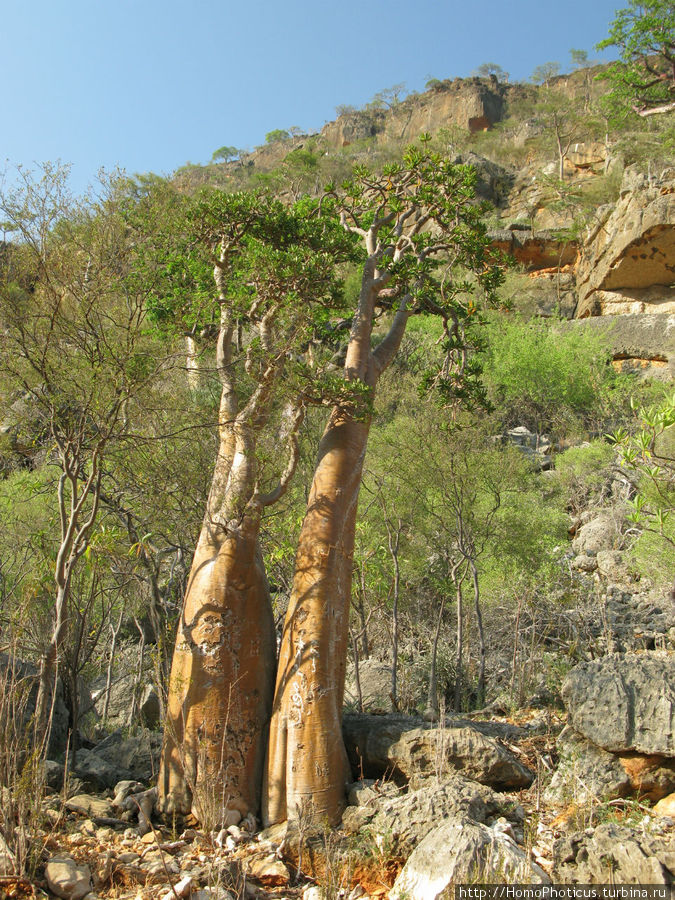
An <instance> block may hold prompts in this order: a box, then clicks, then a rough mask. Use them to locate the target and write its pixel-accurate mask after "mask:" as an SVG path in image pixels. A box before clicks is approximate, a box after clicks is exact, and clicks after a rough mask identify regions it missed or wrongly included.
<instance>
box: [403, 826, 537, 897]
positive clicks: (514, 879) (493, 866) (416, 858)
mask: <svg viewBox="0 0 675 900" xmlns="http://www.w3.org/2000/svg"><path fill="white" fill-rule="evenodd" d="M495 881H497V882H504V883H508V884H547V883H549V878H548V876H547V875H546V873H545V872H544V871H543V870H542V869H540V868H539V866H537V865H535V864H534V863H532V862H531V861H530V859H529V857H528V856H527V854H526V853H525V852H524V851H523V850H521V848H520V847H518V845H517V844H516V843H515V842H514V841H513V840H512V839H511V838H510V837H509V836H508V835H507V834H504V833H502V832H499V831H496V830H493V829H491V828H488V827H487V826H485V825H482V824H477V823H476V822H471V821H470V820H468V819H466V818H459V817H458V818H452V819H448V820H447V821H445V822H442V823H441V824H440V825H438V826H436V827H435V828H432V830H431V831H430V832H429V833H428V834H427V836H426V837H425V838H424V840H423V841H421V842H420V844H419V845H418V846H417V847H416V848H415V850H414V851H413V852H412V854H411V855H410V857H409V858H408V860H407V862H406V864H405V865H404V867H403V868H402V869H401V871H400V872H399V875H398V877H397V879H396V881H395V883H394V886H393V888H392V889H391V891H390V892H389V898H390V900H435V898H436V897H437V896H438V895H439V894H441V893H442V892H443V891H445V890H446V888H447V887H448V885H451V884H460V883H464V884H467V883H472V884H473V883H482V884H492V883H494V882H495Z"/></svg>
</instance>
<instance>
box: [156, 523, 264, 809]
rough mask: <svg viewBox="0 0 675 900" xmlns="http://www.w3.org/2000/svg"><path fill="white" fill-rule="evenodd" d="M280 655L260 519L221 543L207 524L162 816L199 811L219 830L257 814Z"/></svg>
mask: <svg viewBox="0 0 675 900" xmlns="http://www.w3.org/2000/svg"><path fill="white" fill-rule="evenodd" d="M275 656H276V647H275V632H274V621H273V618H272V611H271V606H270V602H269V592H268V588H267V581H266V578H265V572H264V568H263V564H262V558H261V556H260V552H259V548H258V519H257V518H253V519H251V518H249V517H245V518H244V519H243V521H242V523H241V527H240V528H237V529H232V528H231V529H230V530H228V532H227V534H226V535H225V537H224V538H223V539H222V541H220V542H218V543H217V542H216V541H214V539H213V534H212V527H211V525H210V523H208V522H205V524H204V527H203V528H202V534H201V536H200V540H199V543H198V545H197V549H196V552H195V557H194V561H193V564H192V571H191V574H190V581H189V585H188V591H187V594H186V597H185V603H184V609H183V613H182V616H181V621H180V625H179V629H178V634H177V638H176V648H175V652H174V657H173V664H172V669H171V680H170V688H169V700H168V708H167V722H166V728H165V744H164V750H163V756H162V763H161V769H160V777H159V782H158V789H159V798H160V807H161V809H162V811H163V812H164V813H172V812H176V813H180V814H186V813H188V812H190V811H192V812H193V813H194V815H195V816H196V817H197V818H198V819H199V821H200V822H202V824H207V823H208V824H209V825H210V826H211V827H217V826H218V825H219V824H220V822H219V820H220V819H221V818H222V815H223V813H224V811H225V810H227V809H230V810H235V809H236V810H238V811H239V812H240V813H241V814H242V816H245V815H246V814H247V813H248V812H253V813H254V814H255V813H256V812H257V811H258V809H259V801H260V782H261V776H262V766H263V761H264V753H265V745H266V742H265V737H266V728H267V724H268V722H269V717H270V713H271V706H272V688H273V683H274V666H275Z"/></svg>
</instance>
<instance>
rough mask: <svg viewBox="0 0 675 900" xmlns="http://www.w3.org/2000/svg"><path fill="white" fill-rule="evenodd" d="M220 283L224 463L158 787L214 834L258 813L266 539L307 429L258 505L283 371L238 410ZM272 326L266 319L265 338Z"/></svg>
mask: <svg viewBox="0 0 675 900" xmlns="http://www.w3.org/2000/svg"><path fill="white" fill-rule="evenodd" d="M215 275H216V282H217V283H218V285H219V290H220V298H221V303H222V314H221V328H220V334H219V338H218V352H217V365H218V371H219V373H220V378H221V383H222V393H221V403H220V411H219V416H220V428H219V451H218V457H217V459H216V463H215V467H214V474H213V479H212V485H211V491H210V494H209V499H208V503H207V510H206V515H205V517H204V522H203V525H202V530H201V534H200V537H199V540H198V543H197V548H196V550H195V555H194V559H193V563H192V569H191V572H190V577H189V580H188V587H187V591H186V596H185V599H184V602H183V610H182V613H181V618H180V623H179V627H178V632H177V636H176V646H175V650H174V656H173V662H172V666H171V676H170V679H169V692H168V700H167V717H166V722H165V732H164V735H165V736H164V748H163V752H162V760H161V765H160V773H159V781H158V793H159V806H160V809H161V810H162V811H163V812H164V813H165V814H172V813H178V814H187V813H189V812H192V813H193V814H194V815H195V816H196V817H197V818H198V819H199V821H200V822H201V823H202V824H203V825H205V826H207V825H208V826H211V827H217V826H218V825H219V824H220V823H221V821H222V819H223V816H224V814H225V811H226V810H237V811H238V812H240V813H241V814H242V816H245V815H246V814H247V813H249V812H252V813H254V814H255V813H256V812H257V810H258V808H259V802H260V781H261V774H262V765H263V760H264V751H265V738H266V728H267V724H268V722H269V717H270V711H271V703H272V691H273V686H274V671H275V659H276V635H275V631H274V619H273V616H272V608H271V604H270V599H269V590H268V586H267V580H266V577H265V572H264V567H263V563H262V557H261V554H260V549H259V545H258V536H259V530H260V519H261V515H262V511H263V508H264V506H265V505H267V504H269V503H271V502H273V501H274V500H275V499H278V497H280V496H281V495H282V493H283V491H284V490H285V487H286V485H287V483H288V481H289V480H290V477H291V476H292V474H293V471H294V469H295V464H296V461H297V443H296V442H295V433H296V431H297V428H298V427H299V424H300V421H301V417H300V415H299V414H297V413H296V416H295V418H294V420H293V424H292V427H291V435H290V438H291V455H290V461H289V465H288V468H287V470H286V472H285V473H284V475H283V476H282V480H281V481H280V483H279V485H278V487H277V489H276V490H275V492H273V494H270V495H266V496H262V495H260V494H259V493H258V492H257V461H256V441H257V436H258V433H259V431H260V430H261V429H262V428H263V427H264V426H265V424H266V422H267V421H268V418H269V415H270V413H271V409H272V388H273V386H274V383H275V381H276V379H277V378H278V376H279V374H280V362H279V361H276V362H273V363H272V364H270V365H269V366H268V367H267V368H266V370H265V371H264V372H263V373H262V374H261V375H260V376H259V380H258V384H257V386H256V388H255V390H254V391H253V394H252V395H251V396H250V398H249V399H248V402H247V403H246V404H245V405H243V407H242V408H241V409H240V408H239V401H238V396H237V391H236V385H235V383H234V380H233V375H232V348H233V333H234V327H233V325H232V322H231V319H230V314H229V309H228V307H227V297H226V286H225V282H224V277H223V275H222V270H221V269H219V268H218V267H216V272H215ZM273 312H274V309H273V310H272V312H270V315H272V313H273ZM269 325H270V319H269V318H268V319H266V317H265V316H263V317H262V320H261V321H260V323H259V329H260V331H261V333H262V334H266V329H268V327H269Z"/></svg>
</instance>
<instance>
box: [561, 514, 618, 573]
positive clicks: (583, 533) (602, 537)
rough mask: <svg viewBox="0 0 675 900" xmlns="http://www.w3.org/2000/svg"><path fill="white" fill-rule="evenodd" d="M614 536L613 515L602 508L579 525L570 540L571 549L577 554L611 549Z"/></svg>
mask: <svg viewBox="0 0 675 900" xmlns="http://www.w3.org/2000/svg"><path fill="white" fill-rule="evenodd" d="M616 536H617V523H616V518H615V515H614V513H613V512H612V511H611V510H604V511H603V512H601V513H600V514H598V515H597V516H596V517H595V518H593V519H591V521H590V522H587V523H586V524H585V525H582V526H581V528H580V529H579V530H578V531H577V533H576V536H575V538H574V540H573V541H572V550H573V551H574V552H575V553H576V554H577V555H579V556H595V555H596V554H597V553H598V552H599V551H600V550H610V549H612V547H613V545H614V542H615V540H616ZM596 568H597V563H596Z"/></svg>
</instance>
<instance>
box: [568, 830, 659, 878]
mask: <svg viewBox="0 0 675 900" xmlns="http://www.w3.org/2000/svg"><path fill="white" fill-rule="evenodd" d="M553 854H554V867H553V879H554V881H556V882H560V883H562V884H604V883H610V882H611V883H612V884H653V885H656V884H673V880H674V878H675V852H673V849H672V842H671V841H670V838H669V837H665V838H663V837H658V836H655V835H650V834H648V833H646V832H644V831H643V832H642V833H640V832H639V831H632V830H631V829H629V828H625V827H622V826H620V825H614V824H611V823H608V824H605V825H599V826H598V827H597V828H594V829H588V831H582V832H576V833H575V834H572V835H570V836H567V837H563V838H561V839H560V840H558V841H556V843H555V844H554V846H553Z"/></svg>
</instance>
